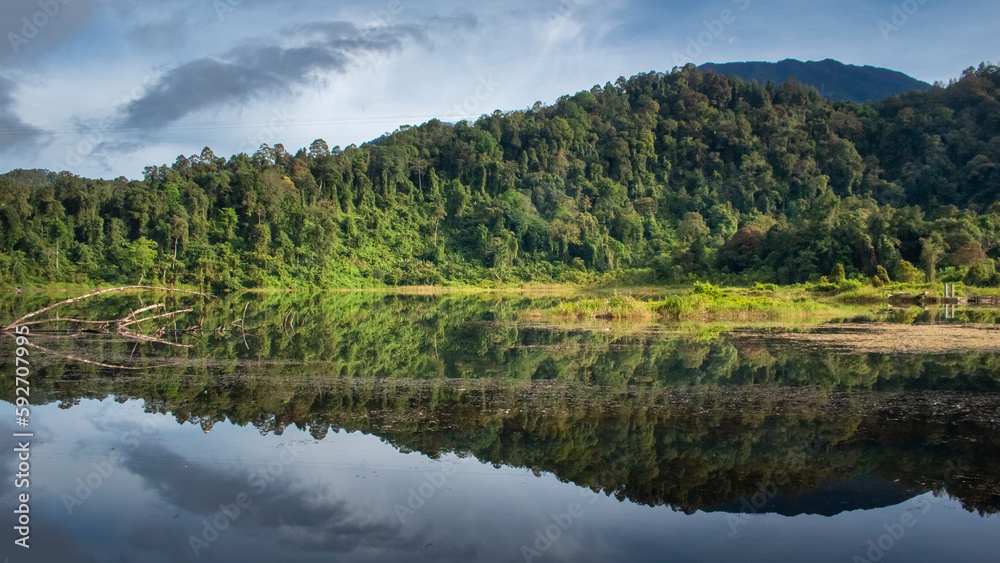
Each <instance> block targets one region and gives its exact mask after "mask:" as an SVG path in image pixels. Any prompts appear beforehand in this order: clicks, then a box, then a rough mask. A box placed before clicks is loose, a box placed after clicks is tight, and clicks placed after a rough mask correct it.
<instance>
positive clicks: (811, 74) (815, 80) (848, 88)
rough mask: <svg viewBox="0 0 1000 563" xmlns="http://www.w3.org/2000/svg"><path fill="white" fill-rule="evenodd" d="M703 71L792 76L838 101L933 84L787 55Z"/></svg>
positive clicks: (778, 80) (764, 78)
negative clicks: (781, 57)
mask: <svg viewBox="0 0 1000 563" xmlns="http://www.w3.org/2000/svg"><path fill="white" fill-rule="evenodd" d="M698 68H699V69H700V70H701V71H702V72H707V71H714V72H716V73H718V74H725V75H729V76H738V77H740V78H741V79H743V80H744V81H748V82H749V81H752V80H756V81H757V82H759V83H760V84H765V83H767V82H768V81H771V82H774V83H775V84H783V83H784V82H786V81H787V80H788V79H789V77H795V79H796V80H797V81H799V82H801V83H802V84H808V85H809V86H813V87H815V88H816V89H818V90H819V91H820V94H822V95H823V97H825V98H830V99H832V100H834V101H852V102H859V103H861V102H877V101H881V100H884V99H886V98H889V97H891V96H893V95H895V94H902V93H904V92H910V91H913V90H923V89H927V88H930V87H931V85H930V84H928V83H926V82H923V81H921V80H917V79H916V78H913V77H912V76H909V75H906V74H903V73H902V72H897V71H895V70H889V69H886V68H878V67H873V66H856V65H845V64H844V63H842V62H840V61H835V60H833V59H826V60H823V61H807V62H802V61H797V60H795V59H785V60H783V61H780V62H777V63H769V62H739V63H706V64H703V65H701V66H700V67H698Z"/></svg>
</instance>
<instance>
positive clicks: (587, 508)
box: [0, 293, 1000, 562]
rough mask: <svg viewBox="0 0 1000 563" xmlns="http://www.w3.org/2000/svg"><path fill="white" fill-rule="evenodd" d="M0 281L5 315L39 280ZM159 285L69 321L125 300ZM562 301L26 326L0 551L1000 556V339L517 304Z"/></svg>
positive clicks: (256, 299)
mask: <svg viewBox="0 0 1000 563" xmlns="http://www.w3.org/2000/svg"><path fill="white" fill-rule="evenodd" d="M4 299H6V300H5V301H0V318H2V319H3V320H8V319H10V318H16V316H19V314H22V313H24V312H26V311H30V310H33V309H36V308H38V307H41V306H43V305H45V304H48V303H50V302H53V301H54V300H56V298H53V297H50V296H36V295H23V296H18V297H13V296H7V297H5V298H4ZM150 299H153V301H152V302H156V299H157V298H156V296H146V298H145V301H144V302H143V303H141V304H140V303H138V298H137V297H136V296H134V295H131V296H124V295H122V296H112V297H109V298H106V299H99V300H96V301H93V302H89V303H88V304H87V305H86V306H79V307H77V308H75V309H73V308H67V309H66V310H61V311H62V312H61V313H60V314H61V315H62V316H64V317H73V318H88V319H109V318H120V317H122V316H125V315H127V314H129V309H130V308H131V309H136V308H138V307H142V306H145V305H149V304H150V303H151V301H150ZM159 299H160V300H161V301H163V300H164V298H162V297H160V298H159ZM555 302H556V299H555V298H552V297H544V296H543V297H524V296H519V295H503V296H496V295H446V296H421V295H385V294H372V293H367V294H357V293H335V294H318V295H301V294H291V295H276V294H269V295H264V296H233V297H229V298H227V299H224V300H222V301H221V302H218V301H217V302H212V303H202V302H201V301H200V299H198V298H194V297H192V298H176V299H174V298H170V299H168V300H167V301H166V305H167V309H168V310H169V309H181V308H192V309H194V310H193V311H192V312H191V313H186V314H183V315H180V316H178V317H176V318H171V319H169V320H168V321H167V322H166V323H165V324H163V325H161V326H163V327H164V328H165V329H166V330H165V331H164V332H162V333H154V332H153V328H154V327H153V326H152V324H147V325H145V326H146V329H145V331H144V334H146V336H148V337H150V338H156V339H158V340H160V341H161V342H150V341H144V342H137V341H136V340H135V339H130V338H126V337H123V336H121V335H117V334H96V333H88V332H82V333H77V334H71V333H67V332H66V331H65V330H63V331H60V332H44V330H43V329H44V328H45V327H44V326H39V327H37V330H35V331H34V332H33V334H32V336H31V343H32V344H34V345H35V346H39V347H41V348H42V349H40V348H33V349H32V351H31V361H32V365H31V369H32V372H31V376H30V377H31V402H32V407H31V415H30V426H29V428H28V430H29V431H31V432H33V434H34V436H33V437H32V438H31V446H30V448H31V459H30V463H31V470H30V473H31V476H30V481H31V486H30V493H31V503H30V505H31V506H30V511H31V512H30V515H31V523H30V524H31V537H30V544H31V549H30V550H24V549H23V548H20V547H17V546H14V544H13V540H14V539H15V538H16V537H17V536H16V533H15V532H13V531H12V528H13V526H15V525H16V524H15V522H16V520H15V518H16V515H15V514H14V513H13V510H14V509H15V508H16V507H17V506H18V502H17V499H16V496H17V494H19V493H21V492H24V491H23V490H21V489H17V488H15V486H14V478H13V476H14V474H15V473H17V467H16V464H17V459H16V454H15V453H14V452H13V448H14V447H16V444H15V443H14V440H15V439H14V438H12V437H11V438H7V439H6V443H7V444H8V445H9V447H6V448H4V450H5V451H6V452H7V453H6V454H4V455H2V456H0V470H2V471H3V473H4V475H5V477H4V478H3V479H2V480H0V508H2V511H3V514H5V515H6V516H4V522H5V523H6V525H5V526H4V529H5V530H7V531H5V532H4V533H3V534H2V539H3V547H2V548H0V555H2V556H3V557H7V558H9V561H11V562H20V561H46V562H48V561H164V562H167V561H239V562H247V561H539V562H544V561H553V562H554V561H842V562H850V561H875V560H879V561H995V560H996V553H997V551H996V549H997V545H998V543H997V542H998V539H1000V516H998V511H1000V437H998V433H997V428H998V426H997V422H998V421H1000V360H998V358H997V355H996V354H992V353H963V354H940V355H933V356H931V355H923V356H922V355H887V354H852V353H845V352H844V350H836V351H834V350H824V349H822V348H817V347H816V346H805V345H798V344H795V343H793V342H789V341H788V340H786V339H777V338H772V337H771V333H773V332H774V331H775V330H788V329H787V328H780V329H775V328H773V327H772V328H768V329H766V330H763V331H761V330H749V331H748V330H734V328H735V327H733V326H712V325H700V326H691V325H685V326H678V325H667V324H658V325H644V326H636V325H633V324H629V323H581V322H574V323H568V324H567V323H551V322H542V321H540V320H538V319H537V318H534V317H532V316H531V315H529V314H528V313H529V312H531V311H536V310H539V309H544V308H546V307H550V306H551V305H552V304H553V303H555ZM246 303H250V305H249V306H246ZM244 307H246V313H245V316H244V313H243V311H244ZM154 313H155V312H154ZM929 314H931V313H924V312H922V311H916V310H915V311H914V312H913V313H912V314H900V313H896V314H895V315H894V316H893V317H892V318H890V319H888V320H892V321H895V322H914V321H916V322H927V321H933V320H934V319H933V318H927V315H929ZM971 314H973V313H967V315H971ZM975 314H980V315H981V313H975ZM900 315H902V316H900ZM959 317H960V318H959V321H962V320H969V319H968V318H965V317H963V316H962V315H959ZM241 320H242V323H243V326H244V327H245V328H244V329H241V328H240V327H239V323H240V321H241ZM857 320H858V319H855V321H857ZM862 320H885V317H884V316H881V317H880V314H878V313H873V314H872V316H871V318H870V319H862ZM973 320H977V321H979V322H995V320H993V319H992V318H989V317H988V316H987V318H985V319H984V318H977V319H973ZM173 321H176V323H177V324H176V326H177V329H178V330H177V332H175V331H174V326H175V325H174V324H173ZM161 322H162V321H161ZM234 323H236V324H235V325H234ZM192 325H201V331H191V332H182V331H183V330H184V329H186V328H188V327H190V326H192ZM48 328H54V327H48ZM60 328H62V329H70V330H73V329H86V328H88V327H87V326H82V325H81V326H76V327H74V326H71V325H61V326H60ZM14 348H15V343H14V341H13V339H11V338H10V337H9V336H4V337H0V399H2V400H0V402H2V403H3V404H2V405H0V413H3V412H6V413H7V415H0V431H2V432H3V433H4V435H6V436H11V435H12V434H13V433H15V432H20V431H24V429H23V428H19V427H17V426H16V425H15V417H14V406H13V405H12V404H11V403H13V402H14V400H15V390H14V387H15V382H14V369H15V366H14V362H13V358H14ZM97 364H103V365H97Z"/></svg>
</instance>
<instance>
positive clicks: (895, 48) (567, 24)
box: [0, 0, 1000, 177]
mask: <svg viewBox="0 0 1000 563" xmlns="http://www.w3.org/2000/svg"><path fill="white" fill-rule="evenodd" d="M692 4H693V3H689V2H659V1H654V0H561V1H559V0H551V1H550V0H543V1H528V0H506V1H486V2H475V3H472V2H457V1H454V0H451V1H445V0H431V1H420V2H417V1H414V0H379V1H374V2H350V1H346V2H324V1H319V0H300V1H284V0H268V1H263V0H161V1H159V2H156V3H152V2H141V1H139V0H32V1H18V2H4V3H3V4H2V5H0V32H2V33H3V40H2V41H0V171H6V170H9V169H11V168H35V167H38V168H48V169H52V170H62V169H69V170H71V171H73V172H75V173H78V174H81V175H86V176H103V177H116V176H119V175H127V176H130V177H138V176H141V173H142V165H143V163H149V162H163V163H166V164H169V163H172V162H173V161H174V159H175V158H176V157H177V155H179V154H186V155H190V154H197V153H199V152H200V151H201V149H202V147H204V146H206V145H207V146H210V147H211V148H212V149H213V150H214V151H215V153H216V154H218V155H227V156H228V155H230V154H232V153H235V152H241V151H244V152H249V153H252V152H253V151H255V150H256V148H257V147H258V146H259V145H260V144H261V143H268V144H274V143H283V144H284V145H285V147H286V148H287V149H288V150H290V151H293V152H294V150H296V149H298V148H300V147H303V146H307V145H308V144H309V143H310V142H311V141H312V140H313V139H316V138H323V139H326V140H327V141H328V142H329V144H330V146H333V145H336V144H339V145H347V144H350V143H361V142H364V141H366V140H370V139H372V138H374V137H377V136H379V135H381V134H382V133H385V132H388V131H392V130H394V129H395V128H396V127H397V126H399V125H402V124H418V123H422V122H424V121H426V120H428V119H431V118H434V117H437V118H441V119H442V120H445V121H456V120H458V119H462V118H474V117H476V116H478V115H480V114H482V113H487V112H491V111H493V110H494V109H502V110H505V111H506V110H512V109H520V108H525V107H529V106H531V104H533V103H534V102H535V101H536V100H540V101H542V102H544V103H550V102H552V101H554V100H555V99H556V98H557V97H559V96H560V95H562V94H567V93H573V92H576V91H579V90H582V89H588V88H590V87H591V86H593V85H594V84H604V83H605V82H607V81H609V80H611V81H613V80H614V79H615V78H616V77H618V76H623V75H624V76H630V75H632V74H635V73H638V72H644V71H649V70H657V71H669V70H670V69H671V68H672V67H673V66H679V65H683V64H684V63H686V62H693V63H696V64H700V63H703V62H709V61H714V62H726V61H742V60H769V61H776V60H781V59H784V58H797V59H800V60H821V59H825V58H834V59H838V60H840V61H843V62H845V63H850V64H859V65H866V64H867V65H874V66H881V67H887V68H892V69H894V70H899V71H902V72H905V73H907V74H910V75H911V76H914V77H915V78H918V79H921V80H926V81H928V82H933V81H937V80H941V81H947V80H949V79H950V78H955V77H957V76H958V75H959V74H960V73H961V71H962V70H963V69H964V68H966V67H969V66H973V65H978V64H979V63H980V62H982V61H985V60H990V59H991V58H992V59H993V60H994V61H995V60H996V59H997V58H998V53H1000V36H998V35H997V33H996V24H995V22H996V21H1000V5H998V4H997V3H996V2H991V1H986V0H957V1H949V2H943V1H939V0H906V1H899V2H891V1H881V0H850V1H846V2H825V1H824V2H816V1H811V0H805V1H798V2H793V1H791V0H777V1H765V0H716V1H714V2H702V3H696V4H695V5H692Z"/></svg>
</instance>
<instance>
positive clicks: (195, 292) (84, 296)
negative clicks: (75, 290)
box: [0, 285, 211, 330]
mask: <svg viewBox="0 0 1000 563" xmlns="http://www.w3.org/2000/svg"><path fill="white" fill-rule="evenodd" d="M129 289H143V290H147V291H167V292H173V293H189V294H192V295H201V296H202V297H211V296H210V295H208V294H207V293H201V292H200V291H190V290H187V289H171V288H169V287H152V286H145V285H126V286H122V287H112V288H110V289H102V290H100V291H95V292H93V293H88V294H87V295H81V296H80V297H73V298H71V299H66V300H64V301H60V302H58V303H54V304H52V305H49V306H48V307H43V308H41V309H39V310H37V311H34V312H31V313H28V314H27V315H24V316H23V317H21V318H20V319H17V320H16V321H14V322H12V323H10V324H9V325H6V326H4V327H0V330H10V329H11V328H12V327H15V326H17V325H19V324H21V323H22V322H23V321H26V320H28V319H30V318H31V317H34V316H37V315H40V314H42V313H44V312H46V311H51V310H52V309H55V308H56V307H59V306H62V305H68V304H70V303H76V302H77V301H82V300H84V299H88V298H90V297H95V296H97V295H102V294H105V293H114V292H118V291H127V290H129Z"/></svg>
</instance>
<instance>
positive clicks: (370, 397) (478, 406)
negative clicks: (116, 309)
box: [48, 368, 1000, 513]
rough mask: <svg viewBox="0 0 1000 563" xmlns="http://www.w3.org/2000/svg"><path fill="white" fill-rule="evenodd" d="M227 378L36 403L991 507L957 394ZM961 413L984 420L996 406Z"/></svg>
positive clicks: (608, 472)
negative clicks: (143, 410) (869, 484)
mask: <svg viewBox="0 0 1000 563" xmlns="http://www.w3.org/2000/svg"><path fill="white" fill-rule="evenodd" d="M238 372H239V373H238V374H233V375H232V376H231V377H227V378H225V380H223V381H216V382H213V383H195V381H188V382H184V383H183V384H180V385H178V383H177V382H162V381H156V378H155V377H143V378H140V379H122V380H115V381H111V382H108V384H107V385H104V386H102V387H103V389H104V390H103V391H102V392H98V393H92V392H88V391H86V389H87V388H88V387H89V383H90V382H86V383H87V384H84V385H66V386H64V387H63V388H62V389H58V390H57V389H53V390H52V391H51V392H50V394H49V395H48V400H60V401H63V402H64V403H71V402H73V401H75V400H79V398H80V397H84V396H86V397H102V396H104V395H105V394H106V393H107V394H114V395H115V396H116V397H117V398H118V399H120V400H124V399H143V400H145V401H146V404H147V408H149V409H150V410H152V411H156V412H163V413H171V414H172V415H173V416H174V417H176V418H177V419H178V420H179V421H191V422H195V423H200V424H202V425H203V426H205V427H206V428H209V427H211V426H212V425H213V424H214V423H215V422H219V421H224V420H229V421H231V422H233V423H236V424H239V425H246V424H251V425H253V426H255V427H256V428H258V429H260V430H261V431H262V432H276V433H280V432H282V430H283V429H284V428H286V427H287V426H289V425H295V426H297V427H300V428H307V429H308V430H309V431H310V433H311V434H313V435H314V436H315V437H316V438H319V439H321V438H322V437H324V436H325V435H326V434H327V432H328V431H329V430H331V429H333V430H347V431H361V432H364V433H370V434H374V435H377V436H379V437H380V438H382V439H383V440H385V441H387V442H388V443H390V444H392V445H393V446H395V447H397V448H400V449H404V450H409V451H418V452H421V453H423V454H426V455H429V456H432V457H435V456H438V455H441V454H443V453H447V452H456V453H458V454H460V455H470V456H474V457H476V458H477V459H479V460H481V461H483V462H486V463H491V464H496V465H506V466H513V467H526V468H530V469H532V470H533V471H535V472H536V473H538V472H551V473H553V474H554V475H556V476H557V477H559V478H560V479H561V480H564V481H567V482H573V483H575V484H577V485H580V486H584V487H589V488H593V489H595V490H601V491H604V492H605V493H607V494H613V495H615V496H616V497H618V498H619V499H622V500H629V501H631V502H636V503H641V504H647V505H663V504H666V505H670V506H672V507H674V508H675V509H678V510H682V511H685V512H693V511H695V510H699V509H708V508H715V509H718V508H719V507H720V505H723V506H725V505H726V504H727V503H728V504H733V503H735V504H736V505H739V503H740V501H741V500H742V499H744V498H749V497H751V496H752V495H754V494H755V493H756V492H758V491H760V490H762V488H763V487H764V486H765V485H766V484H767V483H770V482H772V481H774V480H775V479H776V478H778V477H780V479H781V481H780V482H781V483H782V486H781V487H780V490H779V493H780V495H781V498H782V499H786V500H787V499H793V500H794V499H800V500H799V501H798V502H800V503H802V502H805V501H802V500H801V499H803V498H804V495H806V496H808V495H809V494H812V495H813V496H815V495H816V493H815V492H816V491H817V489H821V485H822V484H824V483H828V482H830V481H838V480H839V481H843V480H848V479H850V478H851V477H852V476H855V475H863V474H870V475H875V476H878V477H879V478H881V479H884V480H885V481H889V482H895V481H897V480H898V481H899V482H900V485H901V486H902V487H905V488H907V489H913V490H918V491H926V490H931V489H941V490H947V492H948V493H949V494H951V495H954V496H957V497H959V498H960V499H961V500H962V502H963V504H964V505H965V506H966V507H967V508H968V509H969V510H978V511H980V512H982V513H994V512H997V511H998V510H1000V496H998V492H1000V482H998V476H1000V471H998V470H997V467H996V463H997V460H998V459H1000V455H998V454H1000V439H998V438H997V437H996V436H995V433H994V432H993V425H992V424H991V423H990V422H989V416H990V414H987V415H985V418H984V417H981V416H978V415H975V414H974V413H973V412H970V411H969V410H968V409H967V408H966V407H965V404H967V401H968V400H973V401H975V399H972V398H971V397H967V396H965V395H954V394H947V393H932V394H929V395H927V396H925V397H923V399H922V400H921V401H917V402H912V401H908V400H907V399H905V397H906V396H907V394H903V395H899V396H888V397H887V396H885V395H884V394H878V393H871V392H854V393H834V394H828V393H826V392H821V391H812V390H794V389H790V388H776V387H769V386H768V387H740V388H723V389H715V390H711V389H687V390H673V391H670V390H651V389H638V388H634V387H633V388H623V389H620V390H617V391H616V390H614V389H610V388H602V387H590V386H580V385H577V384H545V383H537V382H536V383H529V382H502V381H443V380H441V381H432V382H418V381H412V380H394V381H393V380H381V381H380V380H372V379H358V380H344V379H336V380H332V381H331V380H330V379H329V378H325V377H313V376H297V377H283V376H269V375H267V372H266V370H265V371H259V370H256V369H244V368H241V369H239V370H238ZM960 404H961V405H963V406H962V407H961V408H960V407H959V406H958V405H960ZM947 405H950V407H947V408H946V406H947ZM972 406H973V407H974V408H975V409H976V410H977V411H978V412H986V413H992V416H994V417H995V414H996V412H997V403H996V399H989V400H986V399H979V400H978V403H975V404H973V405H972ZM956 465H957V466H960V467H962V468H963V469H962V475H958V476H956V475H955V474H954V470H953V469H952V467H953V466H956ZM779 500H780V499H779ZM816 502H819V501H816ZM887 502H888V501H887ZM869 504H870V503H869ZM867 506H868V504H865V503H858V504H857V505H845V506H843V507H842V510H851V509H856V508H864V507H867ZM820 513H822V512H820Z"/></svg>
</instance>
